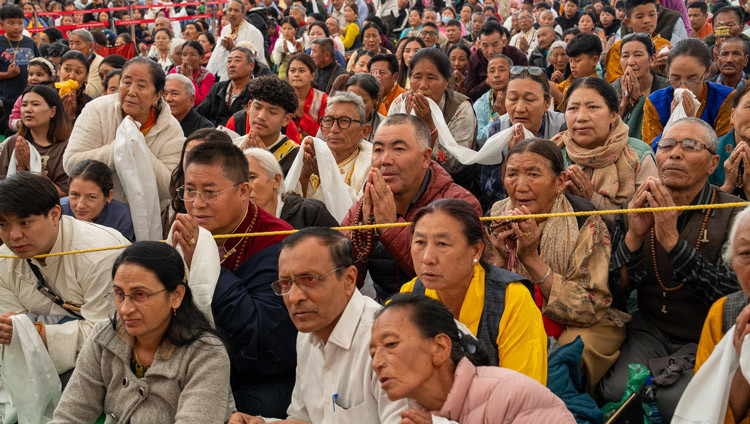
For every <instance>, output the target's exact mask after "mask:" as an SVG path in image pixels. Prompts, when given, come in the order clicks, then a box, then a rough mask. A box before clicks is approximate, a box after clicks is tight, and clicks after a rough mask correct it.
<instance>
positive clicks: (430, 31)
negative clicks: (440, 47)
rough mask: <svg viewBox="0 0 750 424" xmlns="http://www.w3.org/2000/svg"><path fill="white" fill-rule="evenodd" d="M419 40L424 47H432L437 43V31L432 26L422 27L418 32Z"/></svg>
mask: <svg viewBox="0 0 750 424" xmlns="http://www.w3.org/2000/svg"><path fill="white" fill-rule="evenodd" d="M419 38H421V39H422V41H424V44H425V46H426V47H432V46H434V45H435V44H436V43H437V40H438V30H437V28H433V27H432V26H423V27H422V29H421V30H419Z"/></svg>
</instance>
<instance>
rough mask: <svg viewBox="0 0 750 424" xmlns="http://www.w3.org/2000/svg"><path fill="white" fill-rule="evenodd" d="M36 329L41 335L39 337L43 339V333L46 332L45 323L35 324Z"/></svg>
mask: <svg viewBox="0 0 750 424" xmlns="http://www.w3.org/2000/svg"><path fill="white" fill-rule="evenodd" d="M34 327H36V331H37V333H39V337H42V333H43V332H44V323H43V322H35V323H34Z"/></svg>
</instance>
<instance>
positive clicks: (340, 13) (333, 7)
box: [328, 0, 348, 34]
mask: <svg viewBox="0 0 750 424" xmlns="http://www.w3.org/2000/svg"><path fill="white" fill-rule="evenodd" d="M328 16H330V17H332V18H334V19H336V20H337V21H338V22H339V28H346V25H347V24H348V22H346V19H345V18H344V0H331V3H330V4H329V5H328ZM332 34H333V33H332Z"/></svg>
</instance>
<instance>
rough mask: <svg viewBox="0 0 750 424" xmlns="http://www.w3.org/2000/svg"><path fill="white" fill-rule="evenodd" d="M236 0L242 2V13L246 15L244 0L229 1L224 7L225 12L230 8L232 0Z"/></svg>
mask: <svg viewBox="0 0 750 424" xmlns="http://www.w3.org/2000/svg"><path fill="white" fill-rule="evenodd" d="M235 1H236V2H237V3H239V4H240V7H241V10H242V14H243V15H244V14H245V2H244V1H242V0H229V1H228V2H227V5H226V6H225V7H224V12H226V11H227V10H229V5H230V4H232V2H235Z"/></svg>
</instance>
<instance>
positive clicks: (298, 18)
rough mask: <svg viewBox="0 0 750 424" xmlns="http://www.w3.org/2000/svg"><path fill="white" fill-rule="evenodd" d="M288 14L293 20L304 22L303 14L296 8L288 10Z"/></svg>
mask: <svg viewBox="0 0 750 424" xmlns="http://www.w3.org/2000/svg"><path fill="white" fill-rule="evenodd" d="M289 16H291V17H292V18H294V20H295V21H297V22H305V14H304V13H302V12H300V11H299V10H297V9H291V10H290V11H289Z"/></svg>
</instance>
